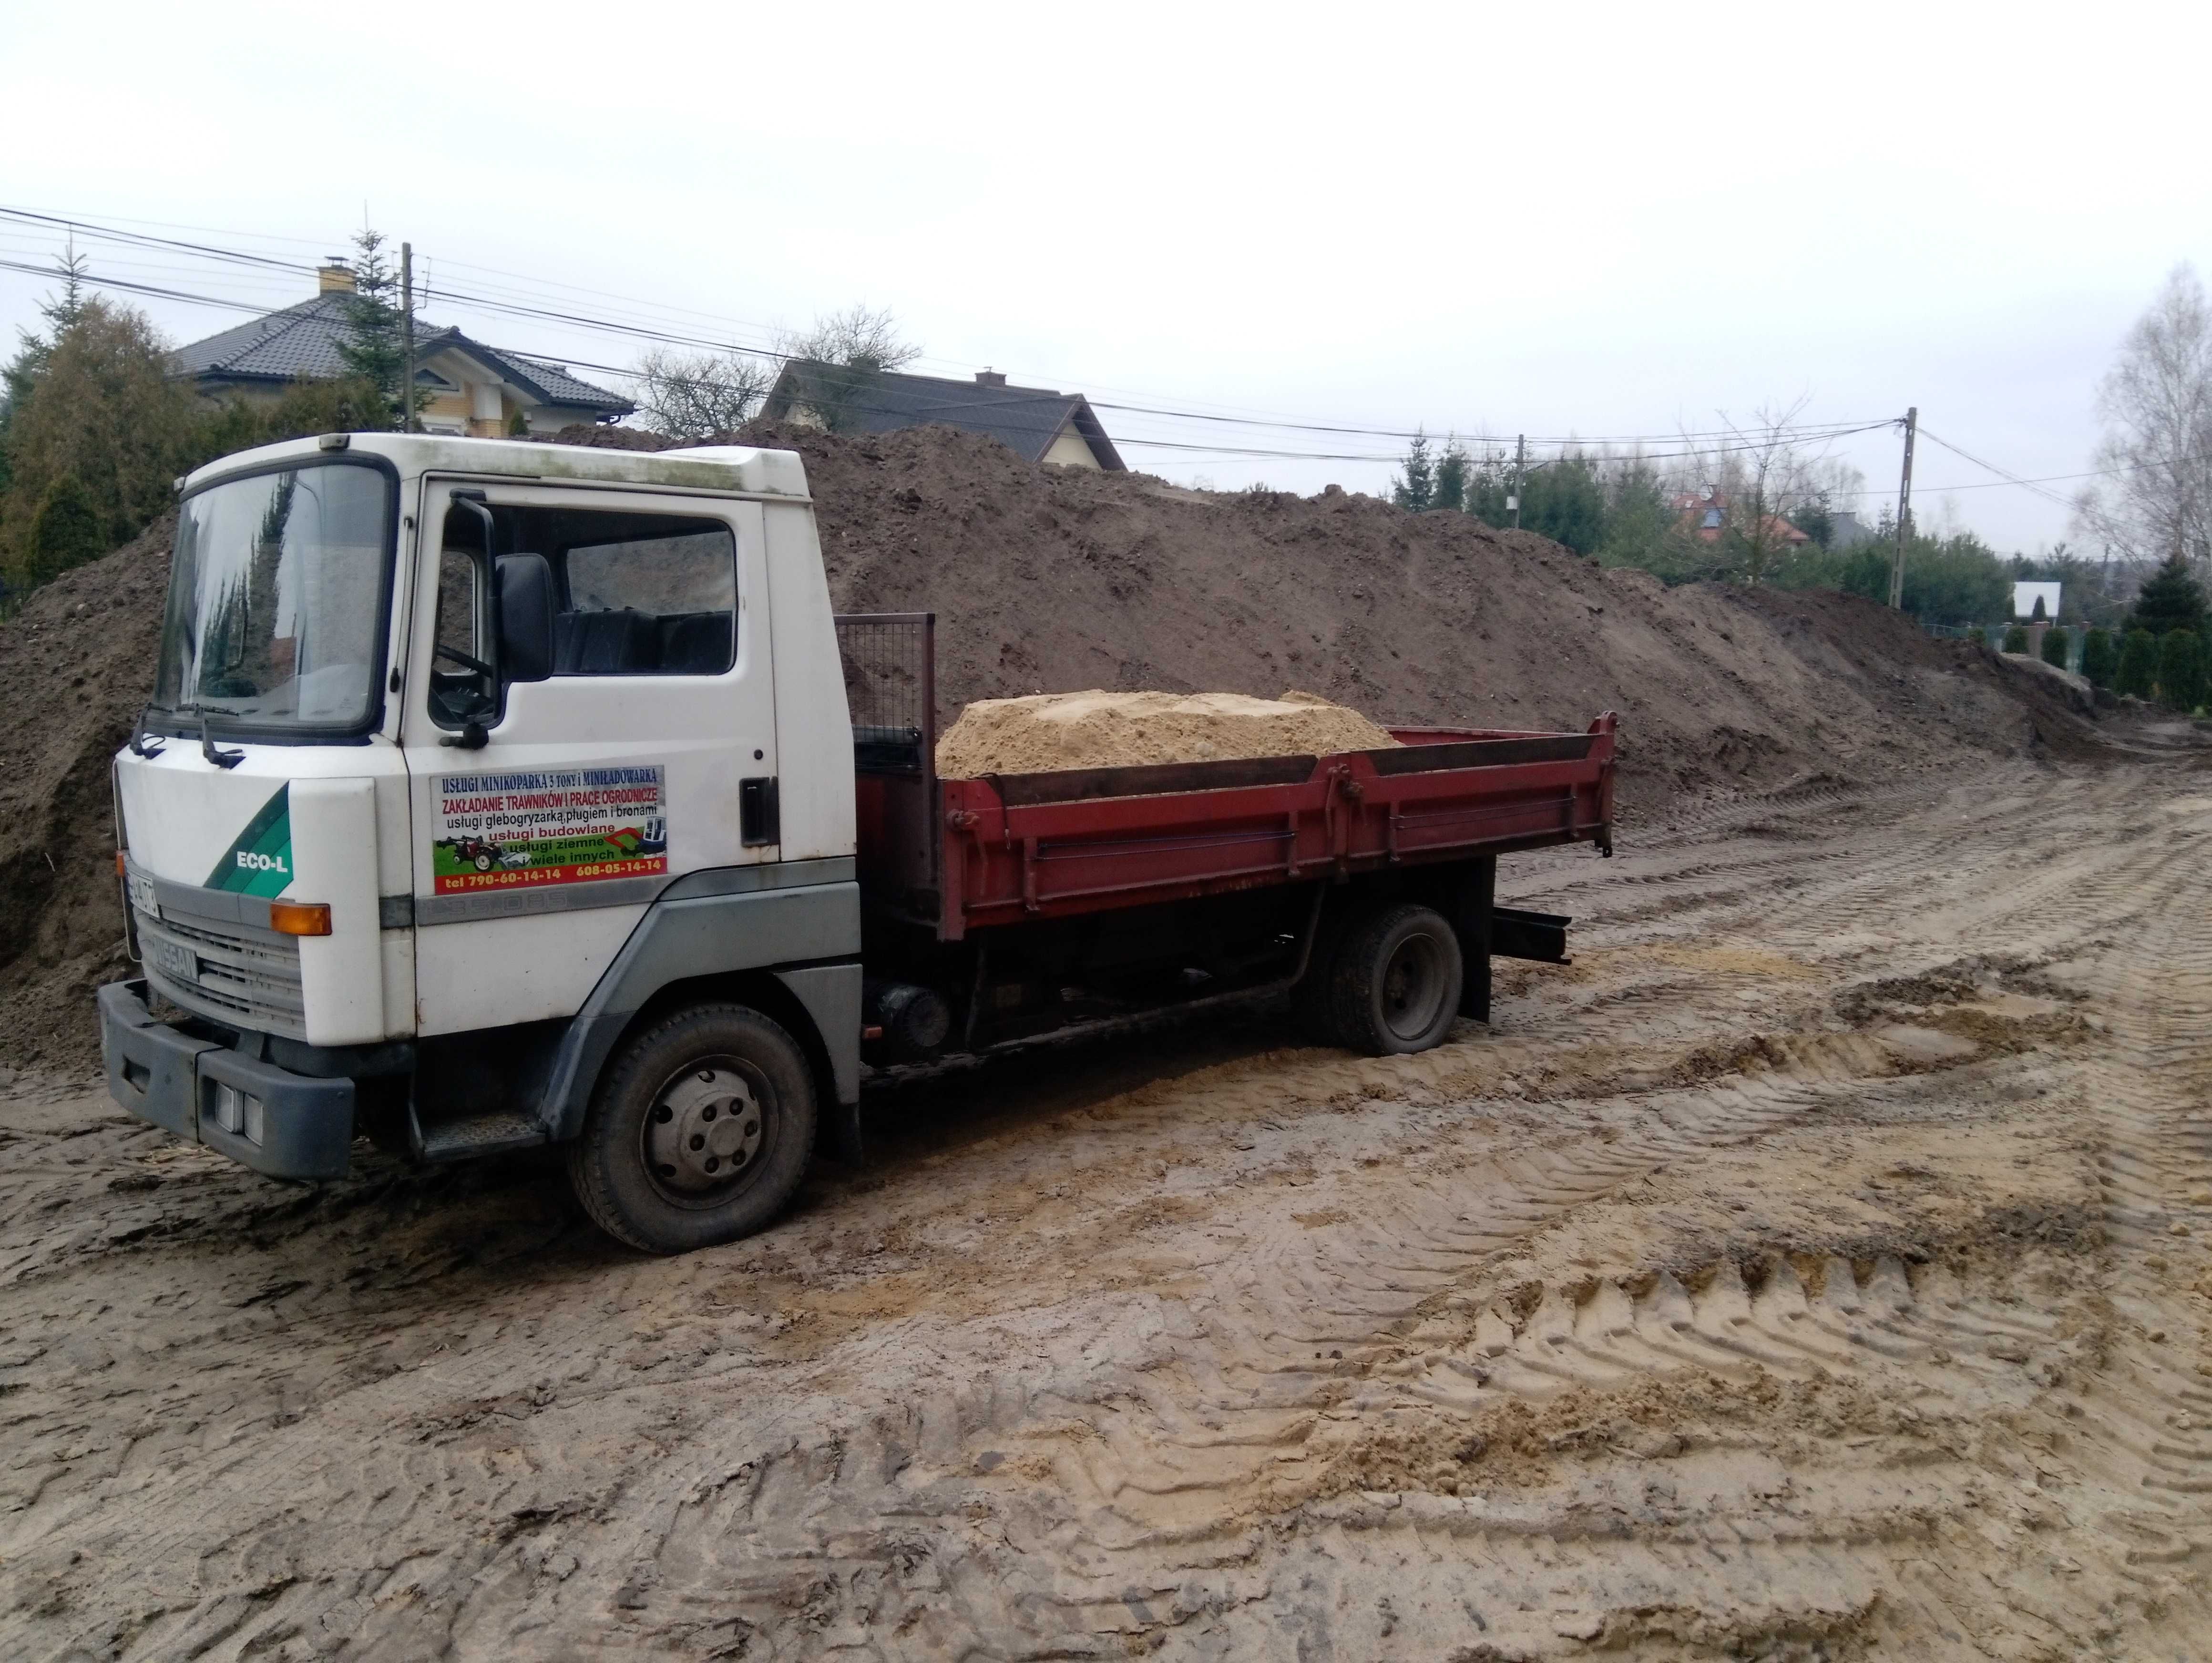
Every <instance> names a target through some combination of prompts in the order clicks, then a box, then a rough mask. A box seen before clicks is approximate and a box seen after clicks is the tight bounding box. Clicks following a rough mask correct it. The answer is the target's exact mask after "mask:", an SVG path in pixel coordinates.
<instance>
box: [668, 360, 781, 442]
mask: <svg viewBox="0 0 2212 1663" xmlns="http://www.w3.org/2000/svg"><path fill="white" fill-rule="evenodd" d="M774 380H775V376H774V375H773V374H772V373H771V372H770V370H769V367H768V365H767V364H766V363H765V362H763V361H762V360H761V359H758V358H754V357H749V356H744V354H741V353H737V352H722V353H713V352H698V353H688V352H671V351H669V350H666V349H665V348H660V347H656V348H654V349H653V350H652V351H650V352H647V354H646V355H645V356H643V357H641V358H640V359H639V360H638V363H637V374H636V377H635V393H636V396H637V406H638V410H639V411H640V413H641V414H642V415H643V416H644V417H645V423H646V425H647V427H650V428H652V429H653V430H654V431H655V432H657V433H665V434H666V435H668V436H669V437H671V438H672V439H711V438H713V437H714V436H716V435H718V434H723V433H727V432H729V431H730V430H731V429H733V428H738V427H742V426H744V423H745V422H746V421H747V420H748V419H749V418H750V417H751V415H752V413H753V411H756V410H757V409H759V408H760V402H761V400H762V399H764V398H765V397H767V396H768V389H769V383H770V382H771V381H774Z"/></svg>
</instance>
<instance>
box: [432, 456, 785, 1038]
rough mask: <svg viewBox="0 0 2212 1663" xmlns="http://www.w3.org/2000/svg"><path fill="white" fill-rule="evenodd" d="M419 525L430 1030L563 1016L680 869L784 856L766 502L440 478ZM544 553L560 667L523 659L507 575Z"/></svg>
mask: <svg viewBox="0 0 2212 1663" xmlns="http://www.w3.org/2000/svg"><path fill="white" fill-rule="evenodd" d="M420 524H421V526H422V536H421V538H420V539H419V541H418V550H419V552H418V556H417V560H418V570H417V572H416V594H418V595H420V596H422V597H424V598H425V604H422V605H418V606H416V609H415V619H414V626H413V630H412V635H413V640H412V646H411V650H410V654H409V664H410V671H409V674H408V688H407V698H408V707H407V708H408V715H407V722H406V728H405V748H406V754H407V762H408V770H409V776H410V780H409V789H410V803H411V808H412V818H413V831H412V835H413V843H414V879H415V882H414V922H415V924H416V1030H417V1032H418V1033H422V1034H424V1035H433V1034H440V1033H465V1032H468V1031H470V1030H472V1029H477V1028H488V1027H494V1026H505V1025H507V1024H511V1023H515V1022H526V1021H534V1020H543V1019H545V1018H550V1017H560V1016H568V1015H571V1014H574V1012H575V1011H576V1010H577V1009H578V1008H580V1006H581V1005H582V1003H583V1002H584V1000H585V998H586V996H587V995H588V994H589V993H590V991H591V990H592V986H593V984H595V983H596V982H597V981H598V979H599V975H600V973H601V972H603V971H604V970H605V968H606V966H608V964H609V963H611V961H612V959H613V958H614V956H615V954H616V953H617V951H618V950H619V949H620V947H621V946H622V944H623V941H624V940H625V939H626V938H627V937H628V935H629V933H630V930H631V929H632V928H633V927H634V926H635V923H637V921H638V919H639V918H640V917H641V916H642V914H643V912H644V911H645V908H646V906H647V904H648V903H649V902H650V901H651V900H652V899H653V897H654V896H655V895H657V894H658V893H659V892H660V891H661V890H662V889H663V888H665V886H667V885H668V884H669V883H670V882H671V881H673V880H675V879H677V878H678V877H680V876H682V875H683V874H686V873H690V872H696V871H699V870H702V869H706V868H728V867H737V866H745V865H750V864H755V863H759V862H771V861H774V860H775V859H776V858H777V857H778V853H779V851H778V849H777V843H776V839H777V830H776V825H775V777H776V772H777V769H776V752H775V692H774V686H775V681H774V674H773V664H772V661H771V658H770V654H771V651H772V645H771V643H770V640H769V630H768V627H767V619H768V608H767V604H766V603H767V580H766V574H765V570H764V567H763V521H762V514H761V509H760V508H759V505H758V504H757V503H748V502H740V501H732V500H728V499H725V498H715V497H693V496H683V495H670V494H664V493H654V492H647V491H637V490H620V489H592V488H590V487H571V486H538V485H532V484H520V483H516V482H512V481H507V482H499V481H485V482H482V483H477V482H473V481H469V480H465V479H441V478H430V479H428V480H427V481H426V482H425V484H424V487H423V499H422V515H421V521H420ZM530 555H536V556H539V557H543V558H544V560H545V561H546V563H547V565H548V568H549V570H550V578H551V586H552V591H553V595H554V606H555V626H554V643H553V644H554V653H553V663H552V673H551V674H550V676H548V677H546V678H545V679H543V680H537V681H516V680H513V679H511V678H510V677H509V676H508V675H507V673H506V672H507V670H509V669H512V668H514V667H513V666H503V665H501V662H500V659H499V655H500V640H499V636H500V632H499V630H498V627H497V615H498V606H499V586H500V582H501V563H502V562H503V561H512V560H513V558H514V557H517V556H530ZM478 740H481V743H480V744H479V743H477V741H478Z"/></svg>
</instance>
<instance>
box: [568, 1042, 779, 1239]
mask: <svg viewBox="0 0 2212 1663" xmlns="http://www.w3.org/2000/svg"><path fill="white" fill-rule="evenodd" d="M813 1147H814V1082H813V1078H812V1075H811V1074H810V1072H809V1071H808V1069H807V1066H806V1058H805V1055H804V1053H802V1052H801V1051H799V1046H798V1045H797V1044H796V1042H794V1041H793V1039H792V1037H791V1036H790V1035H789V1034H788V1033H785V1032H784V1030H783V1029H782V1028H781V1026H778V1025H777V1024H776V1023H775V1022H773V1021H771V1020H769V1018H767V1017H765V1016H763V1015H762V1014H760V1013H759V1012H758V1011H757V1010H752V1009H749V1008H746V1007H745V1006H743V1005H695V1006H693V1007H692V1008H690V1009H689V1010H684V1011H681V1012H678V1014H675V1015H672V1016H670V1017H668V1018H666V1019H665V1020H662V1021H660V1022H658V1023H655V1024H654V1025H653V1026H651V1027H649V1028H647V1030H646V1031H645V1032H644V1033H641V1034H640V1035H638V1036H637V1038H636V1039H633V1040H632V1041H631V1042H630V1043H629V1045H628V1046H626V1047H625V1048H624V1049H623V1052H622V1054H621V1056H619V1057H617V1058H616V1060H615V1062H614V1063H613V1064H612V1066H611V1067H610V1068H609V1069H608V1070H607V1074H606V1076H605V1079H604V1080H602V1081H601V1082H600V1085H599V1092H598V1094H597V1096H596V1097H595V1098H594V1100H593V1101H592V1111H591V1113H590V1114H589V1115H588V1116H587V1117H586V1119H585V1122H584V1132H583V1136H581V1137H580V1138H578V1139H577V1141H576V1142H575V1144H574V1147H573V1148H571V1149H570V1150H569V1154H568V1177H569V1181H570V1182H571V1183H572V1184H573V1185H574V1186H575V1191H576V1198H577V1199H578V1200H579V1201H580V1202H581V1203H583V1207H584V1210H585V1211H586V1212H587V1213H589V1214H590V1215H591V1216H592V1222H593V1223H595V1224H597V1225H598V1226H599V1227H600V1228H601V1229H603V1230H605V1232H606V1233H607V1234H609V1235H611V1236H612V1237H614V1238H615V1239H616V1240H618V1241H623V1242H627V1243H628V1244H629V1246H633V1247H640V1248H642V1249H644V1250H645V1251H646V1252H649V1253H681V1252H689V1251H690V1249H692V1248H694V1247H708V1246H713V1245H714V1244H715V1243H717V1242H723V1241H734V1240H737V1239H738V1237H740V1236H747V1235H750V1234H752V1233H753V1232H754V1231H756V1230H758V1229H760V1228H762V1227H763V1226H765V1225H767V1224H768V1223H769V1222H770V1221H772V1220H774V1219H775V1216H776V1215H777V1214H779V1213H781V1211H782V1210H783V1209H784V1207H785V1205H786V1203H788V1202H789V1201H790V1199H791V1197H792V1192H793V1191H795V1190H797V1189H798V1187H799V1180H800V1179H802V1178H804V1177H805V1175H806V1165H807V1160H808V1157H809V1155H810V1154H811V1151H812V1149H813Z"/></svg>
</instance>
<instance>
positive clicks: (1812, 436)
mask: <svg viewBox="0 0 2212 1663" xmlns="http://www.w3.org/2000/svg"><path fill="white" fill-rule="evenodd" d="M0 218H15V219H18V220H25V221H30V222H36V223H39V224H42V225H46V226H49V227H59V228H64V229H67V230H69V231H71V232H79V231H81V232H83V233H85V234H86V235H89V236H95V237H97V236H103V235H104V236H106V237H108V238H111V239H113V240H118V241H125V242H129V243H134V244H138V245H141V246H158V247H169V248H173V249H177V250H180V251H185V252H189V253H192V254H195V255H197V256H200V257H202V258H206V259H216V260H219V261H225V262H228V263H234V264H243V265H251V266H258V267H261V268H264V269H271V268H273V269H277V270H283V271H295V272H312V271H313V270H314V267H313V266H312V265H304V264H302V263H301V262H299V261H295V260H286V259H278V258H276V257H274V256H270V255H264V254H257V253H251V252H248V251H243V250H234V249H222V248H220V247H215V246H213V245H210V244H205V243H199V242H191V241H183V240H180V239H176V238H165V237H156V236H153V235H149V234H147V233H143V232H134V231H129V230H121V229H116V228H110V227H106V226H103V225H100V224H99V223H98V222H91V221H85V220H79V219H73V218H67V217H64V216H58V215H51V214H41V213H35V212H33V211H32V210H25V209H16V208H6V207H0ZM311 246H312V245H311ZM464 264H465V263H464V262H459V261H450V260H449V261H447V265H449V266H459V265H464ZM469 269H474V270H479V271H485V272H487V273H492V272H494V271H495V268H490V267H473V268H469ZM505 275H509V276H512V275H514V274H511V273H508V274H505ZM554 286H556V287H560V288H568V289H574V291H575V292H578V293H596V294H599V295H602V296H603V297H605V298H617V299H618V298H621V297H619V296H614V295H608V294H606V291H596V290H586V289H581V288H580V287H578V286H576V285H569V284H556V285H554ZM490 287H492V288H494V289H496V288H498V287H499V285H490ZM146 292H149V293H150V292H153V291H150V290H149V291H146ZM513 292H514V291H509V293H513ZM525 292H526V291H525ZM438 297H439V298H441V299H442V300H444V301H445V302H447V303H448V304H453V305H461V306H473V307H476V308H480V309H483V310H485V311H490V312H495V313H499V314H505V315H510V316H516V317H523V318H528V319H532V320H537V321H541V322H553V323H558V324H562V325H565V326H569V327H573V328H581V329H586V330H590V331H594V332H602V333H614V334H618V335H624V336H628V337H629V338H635V339H641V340H650V341H653V342H654V343H656V344H663V345H669V346H681V347H690V348H693V349H696V350H710V351H717V352H739V353H744V354H746V355H748V356H757V357H763V358H769V359H774V360H775V361H777V362H793V361H796V360H797V359H799V358H800V357H802V356H804V355H802V354H796V353H791V352H787V351H784V350H781V349H780V348H776V347H769V346H762V345H757V344H750V343H746V342H740V341H737V340H732V339H726V338H712V337H706V336H702V335H698V334H693V333H688V332H678V331H676V330H671V329H664V328H658V327H654V326H652V325H651V324H650V323H641V322H631V321H623V320H615V319H608V318H601V317H594V316H592V315H591V314H584V313H578V312H573V311H568V310H566V309H562V308H554V307H544V306H532V305H530V304H528V303H526V302H525V301H522V300H519V299H509V298H503V297H501V295H498V294H495V293H475V292H471V291H467V290H457V289H441V290H440V291H438ZM164 298H171V296H164ZM202 298H203V300H204V298H205V297H202ZM694 315H699V316H711V315H712V314H694ZM578 362H581V361H580V360H579V361H578ZM615 373H617V374H623V375H628V374H631V373H633V371H632V370H630V369H617V371H615ZM1088 402H1089V403H1090V404H1091V406H1092V408H1094V409H1101V410H1113V411H1121V412H1122V413H1124V414H1133V415H1147V416H1158V417H1164V418H1167V419H1171V420H1176V421H1188V422H1204V423H1217V424H1231V425H1237V426H1243V427H1253V428H1263V429H1273V430H1278V431H1285V432H1307V433H1327V434H1335V435H1341V436H1350V437H1365V438H1386V439H1394V440H1406V441H1411V440H1413V438H1415V437H1416V436H1427V433H1426V429H1425V427H1417V428H1413V429H1407V428H1402V427H1364V426H1358V425H1354V424H1351V423H1321V422H1303V421H1296V420H1292V419H1289V418H1281V417H1249V416H1234V415H1226V414H1218V413H1215V412H1212V411H1196V410H1188V409H1181V408H1176V407H1171V406H1165V405H1152V404H1126V403H1121V402H1120V401H1116V400H1109V399H1089V400H1088ZM1886 420H1887V418H1885V421H1876V422H1829V423H1806V424H1803V425H1802V426H1793V427H1790V428H1787V429H1775V432H1776V433H1777V434H1778V435H1780V434H1783V433H1785V432H1786V433H1787V434H1788V435H1789V436H1792V437H1796V438H1800V439H1802V441H1803V442H1808V443H1814V442H1825V441H1826V440H1830V439H1834V438H1840V437H1844V436H1848V435H1850V434H1852V433H1857V432H1863V431H1867V430H1869V429H1872V428H1875V427H1879V426H1881V425H1884V424H1885V422H1886ZM1446 430H1447V431H1449V429H1446ZM1737 436H1740V434H1739V432H1738V430H1737V429H1703V430H1698V431H1677V432H1674V433H1647V434H1592V435H1581V434H1531V435H1529V436H1528V438H1529V439H1530V440H1531V441H1532V442H1535V443H1538V444H1547V445H1551V444H1558V445H1584V444H1589V445H1607V444H1635V443H1673V442H1685V443H1686V442H1689V441H1691V440H1694V439H1700V438H1716V439H1717V438H1726V437H1737ZM1485 437H1486V442H1502V441H1498V440H1495V439H1490V438H1488V437H1487V436H1485ZM1283 454H1292V453H1283ZM1322 460H1374V459H1370V458H1365V457H1349V458H1338V457H1334V456H1329V457H1325V458H1322ZM1382 460H1396V459H1395V458H1386V459H1382Z"/></svg>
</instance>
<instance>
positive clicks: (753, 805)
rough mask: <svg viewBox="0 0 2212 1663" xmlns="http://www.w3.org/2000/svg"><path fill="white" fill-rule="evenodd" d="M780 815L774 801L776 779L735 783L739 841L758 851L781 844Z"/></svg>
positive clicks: (744, 780)
mask: <svg viewBox="0 0 2212 1663" xmlns="http://www.w3.org/2000/svg"><path fill="white" fill-rule="evenodd" d="M781 818H782V817H781V813H779V812H778V805H777V801H776V789H775V776H774V775H773V774H771V775H769V776H768V777H766V778H764V779H741V780H739V781H738V842H739V843H740V844H743V845H744V847H745V848H747V849H759V848H761V847H763V846H764V845H766V844H772V843H781V842H782V841H783V828H782V826H781V824H779V822H780V821H781Z"/></svg>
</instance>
